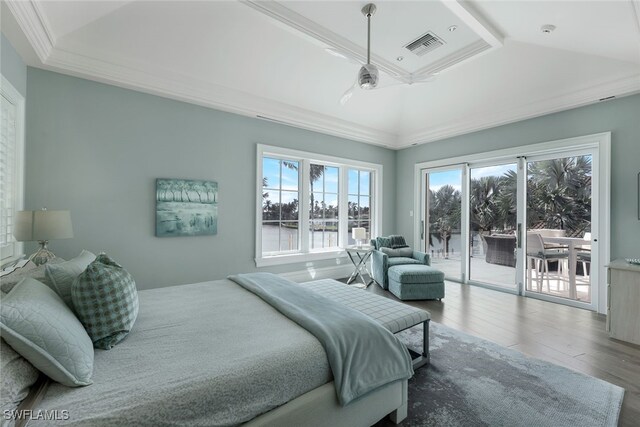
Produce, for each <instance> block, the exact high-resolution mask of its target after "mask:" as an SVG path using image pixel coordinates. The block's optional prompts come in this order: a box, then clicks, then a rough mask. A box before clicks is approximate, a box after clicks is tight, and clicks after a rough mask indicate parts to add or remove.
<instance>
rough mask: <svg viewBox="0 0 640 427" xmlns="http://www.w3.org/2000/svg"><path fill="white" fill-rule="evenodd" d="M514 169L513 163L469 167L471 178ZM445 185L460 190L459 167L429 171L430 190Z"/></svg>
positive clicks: (460, 174)
mask: <svg viewBox="0 0 640 427" xmlns="http://www.w3.org/2000/svg"><path fill="white" fill-rule="evenodd" d="M516 169H517V165H516V164H515V163H513V164H508V165H499V166H487V167H481V168H471V179H479V178H482V177H485V176H502V175H504V174H505V173H506V172H507V171H510V170H512V171H515V170H516ZM445 185H451V186H452V187H453V188H455V189H456V190H458V191H459V190H461V189H462V171H461V170H460V169H452V170H445V171H437V172H430V173H429V188H430V189H431V190H432V191H438V190H439V189H440V188H441V187H444V186H445Z"/></svg>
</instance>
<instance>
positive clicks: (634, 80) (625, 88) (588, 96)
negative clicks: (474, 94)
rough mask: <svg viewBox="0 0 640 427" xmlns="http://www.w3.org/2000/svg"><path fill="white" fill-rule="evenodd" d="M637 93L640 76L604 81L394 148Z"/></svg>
mask: <svg viewBox="0 0 640 427" xmlns="http://www.w3.org/2000/svg"><path fill="white" fill-rule="evenodd" d="M638 92H640V74H637V75H633V76H630V77H625V78H621V79H616V80H613V81H609V82H604V83H601V84H598V85H595V86H591V87H588V88H586V89H583V90H579V91H575V92H571V93H567V94H564V95H560V96H557V97H553V98H547V99H544V100H540V101H536V102H532V103H529V104H524V105H519V106H513V107H512V108H508V109H505V110H503V111H502V112H501V113H495V114H487V115H479V116H476V117H474V118H470V119H469V120H465V121H455V122H453V123H450V124H447V125H444V126H438V127H436V128H430V129H425V130H422V131H418V132H414V133H411V134H408V135H400V138H399V139H398V143H397V144H396V147H395V148H396V149H398V150H401V149H403V148H407V147H410V146H413V145H418V144H425V143H429V142H434V141H439V140H442V139H445V138H451V137H454V136H459V135H463V134H466V133H471V132H476V131H479V130H483V129H489V128H492V127H496V126H502V125H506V124H508V123H513V122H517V121H521V120H526V119H531V118H534V117H540V116H544V115H547V114H552V113H556V112H559V111H564V110H570V109H572V108H578V107H582V106H584V105H588V104H594V103H596V102H599V101H603V100H605V98H609V97H612V96H626V95H631V94H634V93H638Z"/></svg>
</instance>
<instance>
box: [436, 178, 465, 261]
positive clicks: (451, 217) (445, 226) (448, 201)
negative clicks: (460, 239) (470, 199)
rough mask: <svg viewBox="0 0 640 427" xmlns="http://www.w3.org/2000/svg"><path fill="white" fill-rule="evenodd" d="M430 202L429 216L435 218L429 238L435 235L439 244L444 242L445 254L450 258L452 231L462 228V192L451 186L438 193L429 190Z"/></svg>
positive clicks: (440, 189) (439, 190) (445, 186)
mask: <svg viewBox="0 0 640 427" xmlns="http://www.w3.org/2000/svg"><path fill="white" fill-rule="evenodd" d="M429 200H430V207H429V216H430V217H432V218H434V221H433V222H432V223H431V224H430V230H429V237H431V234H432V233H433V234H435V236H436V238H437V239H438V241H439V242H444V253H445V257H447V258H448V256H449V240H451V234H452V231H453V230H455V229H458V228H459V226H460V218H461V209H462V205H461V196H460V191H458V190H456V189H455V188H454V187H453V186H451V185H444V186H442V187H440V188H439V189H438V190H437V191H436V192H433V191H431V190H429ZM429 244H431V242H429Z"/></svg>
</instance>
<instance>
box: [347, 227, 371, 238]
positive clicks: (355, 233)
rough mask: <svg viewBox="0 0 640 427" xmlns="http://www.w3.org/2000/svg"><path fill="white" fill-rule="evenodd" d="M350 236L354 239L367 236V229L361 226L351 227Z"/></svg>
mask: <svg viewBox="0 0 640 427" xmlns="http://www.w3.org/2000/svg"><path fill="white" fill-rule="evenodd" d="M351 237H353V238H354V239H356V240H364V239H366V238H367V229H366V228H363V227H355V228H352V229H351Z"/></svg>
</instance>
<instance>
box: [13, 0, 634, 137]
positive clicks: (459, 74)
mask: <svg viewBox="0 0 640 427" xmlns="http://www.w3.org/2000/svg"><path fill="white" fill-rule="evenodd" d="M364 4H365V3H364V2H353V1H330V2H326V1H298V2H291V1H283V2H273V1H266V2H265V1H261V2H255V1H243V2H235V1H209V2H207V1H119V2H116V1H90V2H89V1H87V2H77V1H43V2H33V1H7V2H3V6H2V7H3V12H6V11H10V14H7V13H3V16H2V20H3V22H2V23H3V32H5V31H6V32H5V34H6V35H7V37H9V39H10V40H11V41H12V42H13V43H14V45H15V46H16V47H17V48H18V50H20V52H21V54H22V55H23V56H24V57H25V58H26V61H27V62H28V63H29V65H31V66H35V67H40V68H45V69H51V70H55V71H58V72H62V73H66V74H71V75H76V76H80V77H84V78H88V79H92V80H97V81H102V82H105V83H110V84H115V85H119V86H123V87H127V88H131V89H135V90H140V91H144V92H149V93H153V94H157V95H161V96H165V97H170V98H174V99H179V100H183V101H187V102H192V103H196V104H200V105H204V106H208V107H212V108H217V109H221V110H225V111H231V112H235V113H239V114H244V115H249V116H259V117H264V118H268V119H272V120H277V121H281V122H284V123H287V124H290V125H293V126H297V127H302V128H306V129H311V130H316V131H320V132H324V133H329V134H333V135H338V136H342V137H346V138H350V139H354V140H359V141H363V142H368V143H373V144H378V145H384V146H388V147H391V148H401V147H405V146H408V145H412V144H417V143H425V142H429V141H433V140H437V139H441V138H445V137H449V136H453V135H457V134H461V133H466V132H471V131H474V130H478V129H483V128H487V127H491V126H496V125H500V124H503V123H508V122H512V121H516V120H521V119H524V118H529V117H534V116H538V115H542V114H546V113H549V112H553V111H559V110H562V109H567V108H573V107H576V106H580V105H585V104H588V103H592V102H598V100H599V99H601V98H605V97H609V96H623V95H627V94H631V93H635V92H638V91H640V18H639V12H640V6H638V4H637V2H636V1H635V0H634V1H629V0H619V1H615V0H614V1H603V2H598V1H566V2H563V1H555V2H539V1H519V2H506V1H505V2H499V1H498V2H496V1H486V2H484V1H470V2H456V1H443V2H440V1H423V2H413V1H407V2H405V1H381V2H377V3H376V5H377V8H378V10H377V12H376V14H375V15H374V16H373V17H372V62H373V63H374V64H376V65H377V66H378V67H379V68H380V70H381V71H382V76H381V84H382V86H387V85H390V86H392V87H385V88H382V89H379V90H373V91H363V90H357V91H356V93H355V94H354V96H353V98H352V99H351V100H350V101H349V102H348V103H347V104H345V105H341V104H340V103H339V102H338V101H339V99H340V97H341V94H342V93H343V92H344V91H345V90H346V89H347V88H348V87H349V86H351V85H352V84H353V82H354V80H355V77H356V74H357V71H358V69H359V64H358V63H357V62H362V61H364V60H365V57H366V20H365V18H364V17H363V15H362V14H361V13H360V9H361V8H362V6H363V5H364ZM9 20H12V21H11V22H9ZM16 24H17V25H16ZM544 24H553V25H555V26H556V27H557V29H556V30H555V31H554V32H553V33H551V34H543V33H542V32H541V31H540V27H541V26H542V25H544ZM451 26H455V27H456V28H455V31H449V28H450V27H451ZM426 32H432V33H433V34H435V35H437V37H439V38H441V39H442V41H443V45H442V46H440V47H438V48H437V49H434V50H432V51H430V52H429V53H427V54H426V55H424V56H417V55H415V54H414V53H412V52H410V51H408V50H407V49H405V47H404V46H406V45H407V44H408V43H409V42H411V41H413V40H415V39H416V38H418V37H420V36H422V35H424V34H425V33H426ZM328 50H331V51H333V52H334V53H335V52H338V53H340V54H343V55H345V56H347V57H351V58H353V59H355V62H354V61H347V60H345V59H344V58H339V57H336V56H334V55H330V54H329V53H328ZM398 57H402V60H401V61H399V60H398ZM432 74H435V75H436V78H435V80H434V81H431V82H428V83H422V84H412V85H408V84H402V83H403V82H410V81H412V79H414V78H418V77H421V76H426V75H432Z"/></svg>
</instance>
